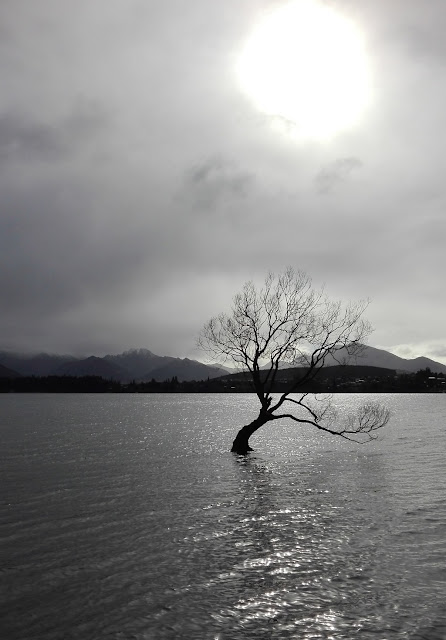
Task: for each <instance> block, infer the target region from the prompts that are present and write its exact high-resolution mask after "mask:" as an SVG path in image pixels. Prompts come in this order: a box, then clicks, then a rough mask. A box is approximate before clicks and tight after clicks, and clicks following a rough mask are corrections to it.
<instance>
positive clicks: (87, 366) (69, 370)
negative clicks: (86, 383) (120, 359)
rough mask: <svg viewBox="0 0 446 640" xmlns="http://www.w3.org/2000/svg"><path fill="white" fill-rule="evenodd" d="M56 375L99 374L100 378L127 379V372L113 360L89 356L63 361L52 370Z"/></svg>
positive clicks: (78, 375)
mask: <svg viewBox="0 0 446 640" xmlns="http://www.w3.org/2000/svg"><path fill="white" fill-rule="evenodd" d="M54 375H56V376H77V377H81V376H100V377H101V378H106V379H111V378H112V379H113V380H119V381H121V382H124V381H129V378H130V376H129V373H128V371H126V370H125V369H123V368H122V367H119V366H118V365H117V364H114V363H113V362H107V360H104V358H97V357H96V356H90V357H89V358H85V360H76V361H75V362H65V363H64V364H62V365H60V367H58V368H57V369H56V371H54Z"/></svg>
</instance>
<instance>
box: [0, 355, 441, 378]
mask: <svg viewBox="0 0 446 640" xmlns="http://www.w3.org/2000/svg"><path fill="white" fill-rule="evenodd" d="M343 355H344V354H343V353H342V351H340V352H339V354H338V357H339V359H340V360H341V361H342V360H343ZM336 364H338V363H337V362H336V361H335V360H334V358H331V359H329V358H327V362H326V365H327V366H335V365H336ZM349 364H355V365H360V366H361V365H362V366H371V367H381V368H386V369H394V370H396V371H399V372H408V373H415V372H416V371H419V370H420V369H426V367H429V369H430V370H431V371H432V372H433V373H446V365H444V364H441V363H440V362H435V361H434V360H430V359H429V358H425V357H420V358H412V359H406V358H400V357H399V356H396V355H394V354H393V353H389V352H388V351H385V350H384V349H377V348H375V347H369V346H366V347H365V348H364V353H363V355H362V356H361V357H360V358H355V359H352V360H349ZM0 365H2V366H3V367H6V368H7V369H10V370H12V372H13V373H14V372H15V373H16V375H17V374H20V375H23V376H48V375H66V376H87V375H91V376H101V377H103V378H107V379H109V378H113V379H114V380H119V381H120V382H129V381H131V380H151V379H152V378H154V379H155V380H158V381H164V380H167V379H170V378H173V377H175V376H176V377H177V378H178V380H180V381H185V380H197V381H198V380H206V379H207V378H216V377H219V376H223V375H225V374H227V373H228V372H230V373H233V372H235V370H234V369H232V370H230V369H228V368H227V367H226V366H221V365H218V364H212V365H207V364H203V363H202V362H198V361H197V360H190V359H189V358H184V359H182V358H174V357H173V356H158V355H156V354H154V353H152V351H149V350H148V349H130V350H129V351H124V352H123V353H120V354H117V355H106V356H104V357H103V358H98V357H96V356H90V357H89V358H83V359H81V358H76V357H74V356H70V355H50V354H47V353H40V354H38V355H29V354H20V353H10V352H7V351H0ZM292 366H293V365H292V364H289V363H281V367H280V368H281V369H282V368H283V369H289V368H291V367H292ZM294 366H296V365H294ZM0 374H1V370H0Z"/></svg>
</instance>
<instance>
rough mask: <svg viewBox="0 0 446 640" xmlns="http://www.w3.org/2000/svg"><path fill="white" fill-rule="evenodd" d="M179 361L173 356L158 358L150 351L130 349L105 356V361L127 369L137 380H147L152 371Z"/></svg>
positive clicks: (131, 376)
mask: <svg viewBox="0 0 446 640" xmlns="http://www.w3.org/2000/svg"><path fill="white" fill-rule="evenodd" d="M178 359H179V358H173V357H171V356H157V355H155V354H154V353H152V352H151V351H149V350H148V349H130V350H129V351H124V353H120V354H118V355H114V356H112V355H108V356H104V360H106V361H107V362H110V363H112V364H115V365H117V366H119V367H121V368H122V369H125V371H127V373H128V375H129V376H130V378H131V379H133V378H134V379H135V380H136V379H139V378H147V376H148V375H149V374H150V373H151V371H154V370H155V369H159V368H161V367H163V366H165V365H166V364H168V363H169V362H172V361H173V360H178ZM174 375H176V374H174Z"/></svg>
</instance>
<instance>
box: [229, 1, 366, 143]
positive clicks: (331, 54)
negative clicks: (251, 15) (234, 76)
mask: <svg viewBox="0 0 446 640" xmlns="http://www.w3.org/2000/svg"><path fill="white" fill-rule="evenodd" d="M367 66H368V65H367V60H366V55H365V51H364V45H363V42H362V38H361V34H360V33H359V31H358V30H357V29H356V28H355V26H354V25H353V24H352V23H351V22H349V21H348V20H346V19H345V18H342V17H341V16H340V15H338V14H336V13H335V12H334V11H333V10H332V9H330V8H328V7H327V6H326V5H323V4H320V3H318V2H317V1H316V0H297V1H295V2H291V3H289V4H286V5H284V6H282V7H281V8H280V9H276V10H275V11H274V12H272V13H270V14H268V15H267V16H266V17H265V18H264V20H263V21H261V22H260V23H259V24H258V25H257V27H256V28H255V30H254V33H253V34H252V36H251V37H250V39H249V40H248V42H247V44H246V47H245V48H244V50H243V51H242V54H241V56H240V59H239V64H238V74H239V78H240V82H241V85H242V88H243V90H244V91H245V92H246V93H247V94H248V96H249V97H250V98H251V99H252V100H253V102H254V103H255V104H256V105H257V107H258V108H259V109H260V110H261V111H263V112H264V113H267V114H269V115H272V116H277V118H278V120H279V121H282V122H284V123H288V125H290V126H291V127H292V128H293V129H294V130H295V131H296V133H297V134H298V135H299V136H300V137H304V138H320V139H322V138H330V137H331V136H333V135H335V134H336V133H337V132H338V131H341V130H342V129H346V128H348V127H351V126H353V125H354V124H355V123H356V122H357V121H358V120H359V119H360V117H361V114H362V113H363V111H364V109H365V107H366V105H367V102H368V99H369V86H370V84H369V79H368V75H369V74H368V69H367Z"/></svg>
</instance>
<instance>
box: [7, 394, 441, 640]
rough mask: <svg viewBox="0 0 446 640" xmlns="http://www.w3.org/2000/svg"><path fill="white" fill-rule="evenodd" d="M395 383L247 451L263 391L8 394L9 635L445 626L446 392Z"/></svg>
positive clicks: (230, 635) (387, 638) (426, 631)
mask: <svg viewBox="0 0 446 640" xmlns="http://www.w3.org/2000/svg"><path fill="white" fill-rule="evenodd" d="M368 398H370V396H368ZM363 400H364V397H361V396H359V395H340V396H336V402H337V403H338V404H339V406H340V408H341V410H345V411H348V410H350V409H351V408H352V407H354V406H355V404H356V403H358V402H362V401H363ZM379 400H381V401H384V402H385V403H387V404H388V405H389V406H390V408H391V409H392V412H393V419H392V421H391V423H389V425H388V426H387V427H386V429H385V430H382V431H381V435H380V439H379V441H377V442H373V443H369V444H367V445H362V446H361V445H356V444H352V443H348V442H345V441H343V440H341V439H336V438H334V437H332V436H329V435H328V434H321V433H319V432H317V431H315V430H312V429H311V428H310V427H303V428H302V427H296V426H295V425H293V424H287V423H286V422H284V423H283V424H280V423H275V424H274V425H267V426H265V427H263V429H262V430H260V431H259V432H258V434H256V436H255V437H254V438H253V439H252V444H253V446H254V447H255V449H256V451H255V452H254V453H253V454H251V455H249V456H247V457H245V458H243V457H238V456H234V455H233V454H231V453H229V452H228V448H229V446H230V443H231V440H232V438H233V436H234V434H235V431H236V429H237V428H238V427H239V426H241V425H242V424H245V423H246V422H248V421H250V419H251V418H252V417H253V414H254V413H255V411H256V398H255V396H253V395H248V394H247V395H205V394H203V395H185V394H178V395H171V394H169V395H156V394H148V395H142V394H141V395H87V394H86V395H69V394H67V395H65V394H61V395H43V394H26V395H22V394H20V395H19V394H17V395H13V394H9V395H2V396H0V429H1V436H2V450H1V454H0V456H1V462H2V464H1V487H2V489H1V492H2V505H1V513H0V535H1V537H2V548H3V550H4V551H3V557H4V562H3V563H2V564H3V569H2V572H3V575H2V577H3V585H4V594H3V598H2V601H3V625H4V628H5V632H4V635H3V636H2V637H5V638H6V639H8V640H16V639H17V640H18V639H20V640H26V639H28V638H33V639H42V640H43V639H45V640H47V639H48V640H53V639H54V640H61V639H64V640H65V639H66V640H69V639H79V638H82V639H83V640H88V639H90V638H91V639H92V640H93V639H98V638H107V639H108V638H110V639H111V638H115V639H123V640H124V639H127V638H135V639H150V640H151V639H154V640H158V639H160V640H162V639H172V640H174V639H175V640H176V639H182V638H184V639H186V638H187V639H190V638H193V639H195V640H200V639H208V638H209V639H211V640H217V639H219V640H220V639H221V640H223V639H230V640H234V639H237V638H253V639H254V638H258V639H261V640H263V639H264V640H270V639H271V638H277V639H282V638H283V639H285V638H299V639H310V638H311V639H312V640H314V639H319V638H321V639H322V638H323V639H333V640H334V639H336V640H339V639H344V638H345V639H347V638H356V637H357V638H360V639H361V640H368V639H372V638H373V639H374V640H376V639H378V640H394V639H395V640H396V639H414V640H415V639H419V640H421V639H429V640H439V639H444V638H446V617H445V615H444V612H443V610H444V609H445V601H446V584H445V580H446V570H445V556H446V465H445V464H444V452H445V450H446V447H445V444H446V437H445V426H446V395H433V394H429V395H428V394H425V395H390V394H389V395H381V396H379ZM278 433H279V434H280V437H277V434H278Z"/></svg>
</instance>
